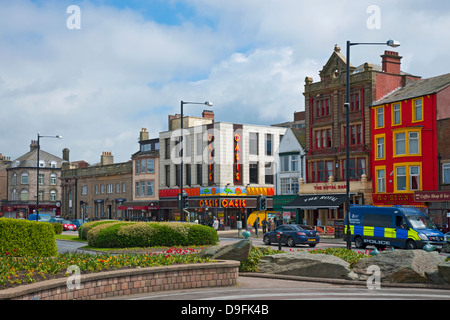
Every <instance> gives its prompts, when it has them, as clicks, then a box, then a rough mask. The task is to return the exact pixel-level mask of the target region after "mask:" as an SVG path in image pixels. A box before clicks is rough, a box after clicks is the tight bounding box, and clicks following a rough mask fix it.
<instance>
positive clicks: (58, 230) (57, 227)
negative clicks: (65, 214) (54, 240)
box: [50, 222, 63, 234]
mask: <svg viewBox="0 0 450 320" xmlns="http://www.w3.org/2000/svg"><path fill="white" fill-rule="evenodd" d="M50 224H51V225H52V226H53V228H54V229H55V234H61V233H62V232H63V225H62V224H61V223H56V222H51V223H50Z"/></svg>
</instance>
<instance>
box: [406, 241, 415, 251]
mask: <svg viewBox="0 0 450 320" xmlns="http://www.w3.org/2000/svg"><path fill="white" fill-rule="evenodd" d="M405 248H406V250H414V249H417V245H416V242H415V241H413V240H408V241H406V246H405Z"/></svg>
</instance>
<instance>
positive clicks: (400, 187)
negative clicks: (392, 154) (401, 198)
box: [394, 163, 422, 191]
mask: <svg viewBox="0 0 450 320" xmlns="http://www.w3.org/2000/svg"><path fill="white" fill-rule="evenodd" d="M421 166H422V164H421V163H408V164H402V165H399V166H395V165H394V172H395V186H394V189H395V191H414V190H421V189H422V187H421V186H422V181H421V178H420V176H421V171H422V168H421Z"/></svg>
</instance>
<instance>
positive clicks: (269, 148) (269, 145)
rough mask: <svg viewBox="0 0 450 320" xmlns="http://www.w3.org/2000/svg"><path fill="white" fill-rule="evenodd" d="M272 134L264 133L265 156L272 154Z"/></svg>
mask: <svg viewBox="0 0 450 320" xmlns="http://www.w3.org/2000/svg"><path fill="white" fill-rule="evenodd" d="M272 136H273V135H272V134H270V133H267V134H266V156H271V155H272Z"/></svg>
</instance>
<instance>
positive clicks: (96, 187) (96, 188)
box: [95, 185, 98, 194]
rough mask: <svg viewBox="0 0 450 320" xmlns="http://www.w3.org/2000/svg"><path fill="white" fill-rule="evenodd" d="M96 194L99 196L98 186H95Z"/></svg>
mask: <svg viewBox="0 0 450 320" xmlns="http://www.w3.org/2000/svg"><path fill="white" fill-rule="evenodd" d="M95 194H98V185H95Z"/></svg>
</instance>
